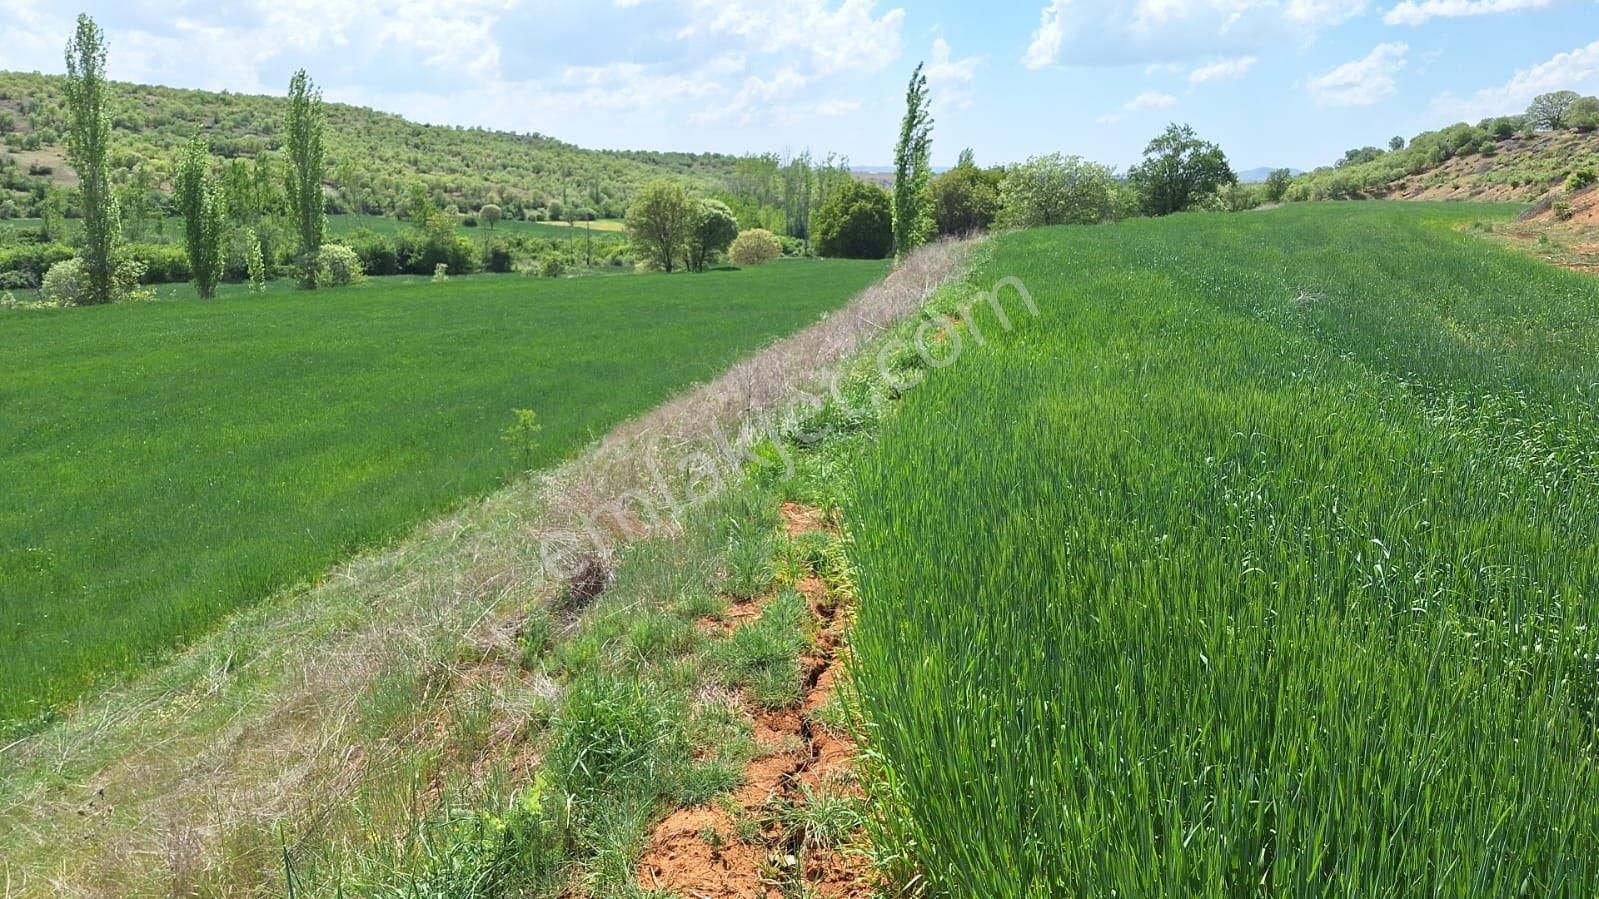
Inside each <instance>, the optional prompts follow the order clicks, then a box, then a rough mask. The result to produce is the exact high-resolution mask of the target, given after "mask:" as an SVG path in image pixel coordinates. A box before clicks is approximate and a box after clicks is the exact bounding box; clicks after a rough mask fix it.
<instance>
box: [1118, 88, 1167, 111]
mask: <svg viewBox="0 0 1599 899" xmlns="http://www.w3.org/2000/svg"><path fill="white" fill-rule="evenodd" d="M1176 105H1177V98H1176V97H1173V96H1172V95H1171V94H1163V93H1161V92H1159V91H1144V92H1143V93H1141V94H1139V95H1138V96H1136V97H1134V98H1132V99H1131V100H1128V101H1127V102H1126V103H1125V104H1123V106H1122V108H1123V109H1125V110H1127V111H1128V112H1137V111H1138V110H1140V109H1166V108H1167V107H1170V106H1176Z"/></svg>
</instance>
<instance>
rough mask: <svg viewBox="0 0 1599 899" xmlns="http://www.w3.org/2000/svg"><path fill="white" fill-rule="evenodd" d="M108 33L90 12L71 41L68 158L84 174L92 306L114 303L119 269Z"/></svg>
mask: <svg viewBox="0 0 1599 899" xmlns="http://www.w3.org/2000/svg"><path fill="white" fill-rule="evenodd" d="M105 51H106V44H105V33H104V32H102V31H101V30H100V26H98V25H96V24H95V23H94V20H93V19H91V18H89V17H88V15H87V14H80V15H79V16H78V30H77V32H76V33H74V34H73V36H72V39H71V40H69V41H67V81H66V97H67V158H68V159H69V160H70V161H71V162H72V168H73V169H74V170H75V171H76V172H77V173H78V194H79V197H80V202H81V203H82V205H83V254H82V255H83V270H84V275H85V276H86V278H87V280H88V282H89V283H88V291H87V293H86V295H85V297H84V302H86V303H109V302H111V300H112V299H113V296H112V293H113V290H114V284H113V282H114V278H113V274H114V272H113V270H114V268H115V266H116V260H115V258H114V257H115V252H116V243H117V214H116V206H115V204H114V203H113V202H112V198H111V168H110V166H109V164H108V163H107V162H106V155H107V151H108V149H109V147H110V144H111V119H110V117H109V116H108V115H107V114H106V90H107V88H106V80H105Z"/></svg>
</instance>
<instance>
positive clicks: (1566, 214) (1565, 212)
mask: <svg viewBox="0 0 1599 899" xmlns="http://www.w3.org/2000/svg"><path fill="white" fill-rule="evenodd" d="M1549 208H1550V210H1552V211H1553V212H1554V214H1555V221H1557V222H1566V221H1570V220H1571V204H1570V203H1567V202H1566V201H1565V200H1557V201H1555V203H1554V205H1552V206H1550V207H1549Z"/></svg>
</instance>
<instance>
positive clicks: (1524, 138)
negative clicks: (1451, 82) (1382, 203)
mask: <svg viewBox="0 0 1599 899" xmlns="http://www.w3.org/2000/svg"><path fill="white" fill-rule="evenodd" d="M1367 152H1369V153H1372V154H1375V155H1374V157H1373V158H1370V159H1366V160H1364V161H1360V162H1355V163H1352V164H1347V165H1338V166H1328V167H1325V168H1320V169H1317V170H1315V171H1314V172H1311V173H1310V174H1308V175H1305V176H1304V177H1303V178H1300V179H1299V180H1298V181H1296V182H1295V184H1294V187H1293V189H1292V190H1291V191H1290V193H1289V198H1290V199H1299V200H1323V199H1334V200H1353V199H1396V200H1481V201H1496V202H1523V203H1531V202H1536V201H1538V200H1541V199H1544V198H1545V197H1546V196H1548V195H1550V194H1551V193H1555V192H1559V191H1560V190H1562V189H1563V188H1564V185H1565V182H1566V180H1567V179H1568V178H1570V177H1571V176H1572V175H1573V174H1576V173H1578V172H1581V171H1584V170H1591V169H1599V132H1593V131H1590V132H1587V133H1582V132H1578V131H1540V132H1537V133H1534V134H1526V133H1524V132H1521V131H1517V132H1514V133H1510V134H1504V135H1502V136H1500V135H1494V134H1490V133H1488V132H1487V130H1486V129H1483V128H1480V127H1475V128H1474V127H1472V126H1470V125H1466V124H1459V125H1454V126H1451V127H1449V128H1446V129H1443V130H1442V131H1434V132H1428V133H1426V134H1421V135H1417V136H1416V138H1415V139H1413V140H1412V141H1411V142H1410V144H1409V145H1408V146H1406V147H1404V148H1403V149H1400V150H1394V151H1389V152H1382V151H1378V150H1375V149H1372V150H1369V151H1367Z"/></svg>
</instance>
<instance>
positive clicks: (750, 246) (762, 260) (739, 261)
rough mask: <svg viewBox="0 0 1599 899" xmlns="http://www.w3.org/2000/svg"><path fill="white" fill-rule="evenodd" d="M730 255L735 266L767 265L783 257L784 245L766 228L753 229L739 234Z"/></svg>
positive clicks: (729, 252)
mask: <svg viewBox="0 0 1599 899" xmlns="http://www.w3.org/2000/svg"><path fill="white" fill-rule="evenodd" d="M728 255H729V256H730V257H732V259H733V264H734V265H765V264H766V263H768V262H771V261H772V260H773V259H776V258H777V257H779V256H781V255H783V245H782V244H781V243H779V242H778V240H777V235H775V234H773V233H772V232H770V231H768V230H766V229H765V228H751V229H749V230H748V231H740V232H739V234H738V237H736V238H734V240H733V246H732V247H731V248H730V249H729V250H728Z"/></svg>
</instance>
